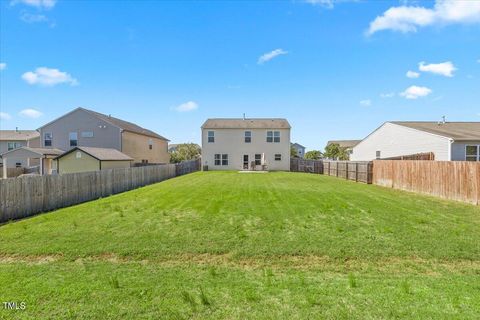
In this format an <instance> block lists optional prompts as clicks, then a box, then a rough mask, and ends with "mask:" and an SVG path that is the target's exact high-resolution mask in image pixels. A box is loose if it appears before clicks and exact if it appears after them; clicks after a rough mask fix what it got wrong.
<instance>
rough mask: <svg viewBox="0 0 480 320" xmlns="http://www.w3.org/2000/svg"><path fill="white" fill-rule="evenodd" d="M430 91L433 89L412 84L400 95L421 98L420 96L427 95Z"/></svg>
mask: <svg viewBox="0 0 480 320" xmlns="http://www.w3.org/2000/svg"><path fill="white" fill-rule="evenodd" d="M430 93H432V90H431V89H430V88H427V87H418V86H411V87H408V88H407V89H406V90H405V91H403V92H402V93H400V95H401V96H402V97H405V98H407V99H417V98H420V97H426V96H428V95H429V94H430Z"/></svg>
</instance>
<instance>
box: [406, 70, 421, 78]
mask: <svg viewBox="0 0 480 320" xmlns="http://www.w3.org/2000/svg"><path fill="white" fill-rule="evenodd" d="M406 76H407V78H411V79H416V78H418V77H420V73H418V72H415V71H410V70H409V71H407V74H406Z"/></svg>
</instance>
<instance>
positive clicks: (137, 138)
mask: <svg viewBox="0 0 480 320" xmlns="http://www.w3.org/2000/svg"><path fill="white" fill-rule="evenodd" d="M150 139H151V140H152V143H153V145H152V149H151V150H150V149H149V147H148V143H149V140H150ZM121 151H122V152H123V153H125V154H126V155H128V156H130V157H132V158H133V159H134V162H137V163H138V162H142V160H148V162H149V163H169V162H170V154H169V153H168V141H166V140H163V139H158V138H153V137H148V136H144V135H141V134H137V133H133V132H129V131H123V132H122V150H121Z"/></svg>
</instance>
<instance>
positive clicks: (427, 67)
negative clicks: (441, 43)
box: [418, 2, 480, 77]
mask: <svg viewBox="0 0 480 320" xmlns="http://www.w3.org/2000/svg"><path fill="white" fill-rule="evenodd" d="M479 3H480V2H479ZM418 69H419V70H420V71H423V72H431V73H435V74H440V75H442V76H445V77H453V72H454V71H455V70H457V68H455V66H454V65H453V63H451V62H450V61H447V62H442V63H430V64H425V62H423V61H422V62H420V63H419V64H418Z"/></svg>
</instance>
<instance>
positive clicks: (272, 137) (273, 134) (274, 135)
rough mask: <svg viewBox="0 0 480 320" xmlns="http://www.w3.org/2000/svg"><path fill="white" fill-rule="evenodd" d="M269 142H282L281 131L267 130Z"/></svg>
mask: <svg viewBox="0 0 480 320" xmlns="http://www.w3.org/2000/svg"><path fill="white" fill-rule="evenodd" d="M267 142H280V131H267Z"/></svg>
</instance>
